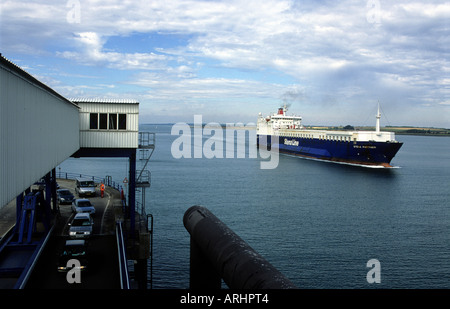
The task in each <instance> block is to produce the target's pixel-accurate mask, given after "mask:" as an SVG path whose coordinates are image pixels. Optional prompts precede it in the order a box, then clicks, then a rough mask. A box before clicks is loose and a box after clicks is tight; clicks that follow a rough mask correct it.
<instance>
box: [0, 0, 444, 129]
mask: <svg viewBox="0 0 450 309" xmlns="http://www.w3.org/2000/svg"><path fill="white" fill-rule="evenodd" d="M0 53H2V55H3V56H4V57H6V58H7V59H9V60H11V61H12V62H14V63H15V64H17V65H18V66H20V67H22V68H23V69H24V70H26V71H27V72H28V73H30V74H32V75H33V76H35V77H36V78H38V79H39V80H40V81H42V82H44V83H45V84H47V85H48V86H50V87H51V88H53V89H54V90H56V91H57V92H58V93H60V94H62V95H63V96H65V97H67V98H113V99H134V100H138V101H139V102H140V123H168V122H171V123H173V122H188V123H189V122H193V119H194V115H202V117H203V121H204V122H219V123H244V124H248V123H251V122H253V123H255V122H256V120H257V117H258V114H259V113H260V112H261V113H262V114H263V115H267V114H271V113H273V112H275V111H276V110H277V108H278V107H279V106H282V105H283V104H285V103H286V104H287V105H288V106H289V111H288V113H289V114H296V115H300V116H302V117H303V124H304V125H348V124H350V125H374V124H375V114H376V109H377V104H378V103H379V104H380V105H381V109H382V118H381V125H382V126H385V125H392V126H397V125H401V126H426V127H444V128H450V63H449V60H450V3H449V2H448V1H425V0H423V1H417V0H407V1H406V0H395V1H385V0H358V1H350V0H349V1H326V0H323V1H312V0H311V1H310V0H305V1H301V0H226V1H225V0H224V1H218V0H217V1H216V0H204V1H197V0H162V1H159V0H151V1H132V0H67V1H66V0H45V1H44V0H39V1H37V0H27V1H23V0H1V2H0Z"/></svg>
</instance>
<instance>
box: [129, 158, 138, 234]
mask: <svg viewBox="0 0 450 309" xmlns="http://www.w3.org/2000/svg"><path fill="white" fill-rule="evenodd" d="M129 158H130V179H129V190H128V208H129V210H130V236H131V238H134V236H135V235H134V230H135V221H136V219H135V218H136V216H135V211H136V151H133V152H132V153H131V154H130V157H129Z"/></svg>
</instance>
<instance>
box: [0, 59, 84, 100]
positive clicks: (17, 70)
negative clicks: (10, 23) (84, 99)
mask: <svg viewBox="0 0 450 309" xmlns="http://www.w3.org/2000/svg"><path fill="white" fill-rule="evenodd" d="M0 65H1V66H3V67H4V68H5V69H7V70H10V71H11V72H14V74H16V75H18V76H20V77H22V78H24V79H26V80H28V81H29V82H31V83H33V84H34V85H36V86H37V87H40V88H42V89H44V90H45V91H47V92H49V93H51V94H53V95H55V96H57V97H58V98H60V99H62V100H64V101H65V102H66V103H70V104H71V105H73V106H75V107H78V106H77V105H75V104H74V103H73V102H71V101H70V100H68V99H67V98H65V97H64V96H62V95H61V94H59V93H58V92H56V91H55V90H53V89H52V88H50V87H49V86H47V85H46V84H44V83H43V82H41V81H39V80H38V79H37V78H36V77H34V76H33V75H31V74H30V73H28V72H27V71H25V70H24V69H22V68H21V67H20V66H18V65H17V64H15V63H14V62H12V61H11V60H9V59H7V58H6V57H5V56H3V55H2V54H1V53H0Z"/></svg>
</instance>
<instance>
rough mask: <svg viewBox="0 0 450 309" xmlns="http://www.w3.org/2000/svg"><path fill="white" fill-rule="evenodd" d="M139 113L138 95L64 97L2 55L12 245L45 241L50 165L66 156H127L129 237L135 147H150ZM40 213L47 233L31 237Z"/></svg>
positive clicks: (3, 171) (0, 99) (2, 166)
mask: <svg viewBox="0 0 450 309" xmlns="http://www.w3.org/2000/svg"><path fill="white" fill-rule="evenodd" d="M138 118H139V102H138V101H135V100H110V99H68V98H65V97H64V96H62V95H60V94H59V93H57V92H56V91H55V90H53V89H52V88H50V87H48V86H47V85H45V84H44V83H42V82H41V81H39V80H38V79H36V78H35V77H33V76H32V75H31V74H29V73H27V72H26V71H25V70H23V69H21V68H20V67H19V66H17V65H15V64H14V63H12V62H11V61H9V60H8V59H6V58H5V57H3V56H1V54H0V210H1V209H2V208H4V207H5V206H6V205H8V204H11V202H14V201H15V202H16V212H17V213H16V218H17V221H16V224H15V230H14V233H17V234H18V236H17V237H18V238H17V237H16V238H14V239H16V240H14V250H16V249H15V248H18V247H20V246H21V245H23V246H27V250H29V246H30V244H32V245H33V246H34V249H33V250H35V252H34V253H33V254H31V255H32V256H34V257H35V256H36V252H38V251H39V249H40V248H41V246H42V244H43V243H44V242H45V241H46V240H45V238H46V237H47V234H50V233H49V232H50V228H51V227H50V226H49V225H48V222H49V221H50V220H49V214H51V213H52V211H53V213H54V212H55V211H56V204H57V203H56V167H57V166H58V165H60V164H61V163H62V162H63V161H65V160H66V159H68V158H70V157H126V158H129V169H128V170H129V177H128V179H129V183H128V185H129V190H128V196H127V197H125V199H124V200H126V198H127V199H128V200H127V202H126V203H127V207H128V212H129V225H128V226H129V232H131V233H129V235H132V234H133V233H134V231H135V204H136V197H135V196H136V181H137V179H136V152H137V150H139V149H142V148H151V147H153V146H154V145H151V147H150V146H149V145H148V144H147V145H140V142H139V141H140V134H139V129H138V127H139V121H138ZM142 174H143V173H142V172H140V173H139V174H138V175H142ZM36 182H43V183H44V184H45V192H44V194H41V195H42V198H43V199H44V200H43V202H42V203H43V204H44V205H45V206H44V209H41V208H42V207H41V205H40V204H38V202H36V201H37V200H36V198H37V197H36V196H32V194H31V193H30V191H31V190H30V188H31V187H32V186H33V184H35V183H36ZM138 192H139V189H138ZM39 198H41V197H39ZM52 205H53V207H54V208H53V209H51V207H52ZM38 217H39V218H42V217H47V220H46V224H44V225H45V231H44V233H43V237H42V239H40V240H39V241H31V235H29V234H30V233H31V231H32V230H33V229H32V228H31V227H32V225H33V224H34V221H36V218H38ZM28 225H29V227H28ZM27 233H28V241H26V239H27ZM11 237H12V236H11ZM11 239H12V238H11ZM17 239H19V240H18V241H17ZM8 246H11V244H9V245H8V244H7V243H6V242H5V237H3V238H2V235H0V277H1V276H2V273H8V272H10V271H11V270H10V269H8V268H6V269H5V268H2V265H3V264H5V265H6V264H7V263H2V258H4V256H6V255H7V254H3V255H2V252H4V251H6V249H5V248H7V247H8ZM10 251H11V250H10ZM30 252H33V251H32V250H30Z"/></svg>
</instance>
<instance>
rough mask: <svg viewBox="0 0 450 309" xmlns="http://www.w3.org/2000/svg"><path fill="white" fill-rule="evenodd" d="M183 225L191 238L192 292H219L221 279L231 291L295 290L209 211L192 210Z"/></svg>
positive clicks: (185, 215)
mask: <svg viewBox="0 0 450 309" xmlns="http://www.w3.org/2000/svg"><path fill="white" fill-rule="evenodd" d="M183 223H184V226H185V227H186V229H187V231H188V232H189V234H190V235H191V262H190V263H191V279H190V288H193V289H194V288H220V278H222V279H223V280H224V281H225V283H226V284H227V286H228V287H229V288H231V289H295V288H296V286H295V285H294V284H293V283H292V282H291V281H290V280H289V279H287V278H286V277H285V276H284V275H283V274H282V273H281V272H279V271H278V270H277V269H276V268H275V267H273V266H272V265H271V264H270V263H269V262H267V261H266V260H265V259H264V258H263V257H262V256H260V255H259V254H258V253H257V252H256V251H255V250H253V249H252V248H251V247H250V246H249V245H248V244H247V243H246V242H245V241H243V240H242V239H241V238H240V237H239V236H238V235H236V234H235V233H234V232H233V231H232V230H231V229H229V228H228V227H227V226H226V225H225V224H224V223H223V222H222V221H220V220H219V219H218V218H217V217H216V216H215V215H214V214H212V213H211V212H210V211H209V210H208V209H206V208H204V207H202V206H192V207H191V208H189V209H188V210H187V211H186V213H185V214H184V217H183Z"/></svg>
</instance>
